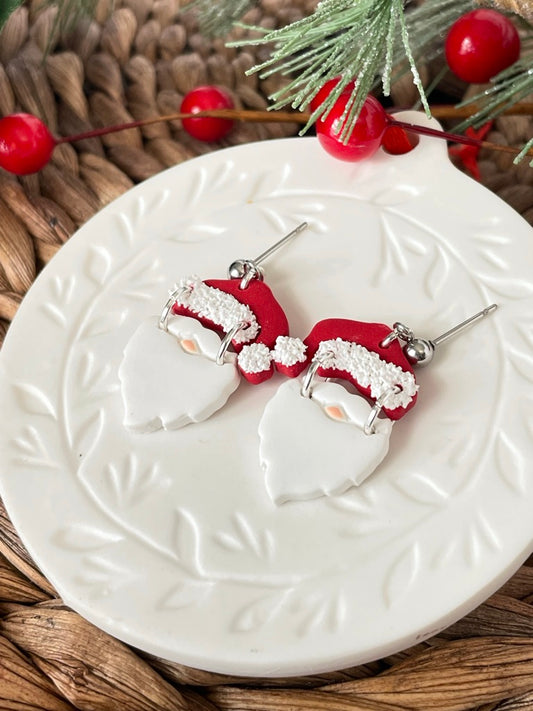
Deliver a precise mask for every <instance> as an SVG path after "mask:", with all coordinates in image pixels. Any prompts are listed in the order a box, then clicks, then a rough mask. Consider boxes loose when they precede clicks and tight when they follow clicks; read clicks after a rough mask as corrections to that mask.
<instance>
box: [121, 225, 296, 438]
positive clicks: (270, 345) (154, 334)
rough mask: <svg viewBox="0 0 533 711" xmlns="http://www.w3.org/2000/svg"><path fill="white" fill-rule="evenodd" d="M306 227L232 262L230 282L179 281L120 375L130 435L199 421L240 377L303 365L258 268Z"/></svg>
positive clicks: (141, 331) (254, 378) (253, 378)
mask: <svg viewBox="0 0 533 711" xmlns="http://www.w3.org/2000/svg"><path fill="white" fill-rule="evenodd" d="M306 227H307V223H306V222H303V223H302V224H301V225H298V227H296V228H295V229H294V230H292V231H291V232H290V233H289V234H287V235H285V236H284V237H283V238H282V239H280V240H279V241H278V242H276V244H274V245H273V246H272V247H270V248H269V249H267V250H266V251H265V252H263V253H262V254H260V255H259V257H257V258H256V259H244V260H242V259H241V260H237V261H235V262H233V263H232V264H231V265H230V267H229V270H228V272H229V278H228V279H209V280H205V281H202V280H201V279H199V278H198V277H196V276H191V277H186V278H184V279H181V281H180V283H179V284H177V285H176V286H175V287H174V289H173V290H172V291H171V292H170V294H169V298H168V300H167V302H166V304H165V306H164V308H163V310H162V312H161V315H160V317H159V319H158V320H156V319H154V318H150V319H148V320H147V321H145V322H144V323H143V324H141V325H140V326H139V328H138V329H137V330H136V331H135V333H134V334H133V336H132V338H131V339H130V341H129V342H128V344H127V346H126V348H125V351H124V359H123V361H122V364H121V366H120V369H119V377H120V380H121V386H122V397H123V401H124V405H125V419H124V424H125V426H126V427H127V428H128V429H131V430H135V431H138V432H152V431H154V430H157V429H161V428H163V429H167V430H170V429H178V428H179V427H183V426H184V425H187V424H189V423H191V422H200V421H202V420H205V419H207V418H208V417H209V416H210V415H212V414H213V413H214V412H216V410H218V409H220V408H221V407H222V406H223V405H224V403H225V402H226V401H227V399H228V397H229V396H230V395H231V393H232V392H234V390H236V388H237V387H238V385H239V383H240V380H241V378H240V375H242V376H243V377H244V378H245V379H246V380H247V381H248V382H250V383H252V384H258V383H262V382H264V381H265V380H268V379H269V378H270V377H271V376H272V374H273V372H274V366H277V367H279V368H281V369H283V368H284V367H285V366H286V364H288V365H289V366H292V365H294V363H295V362H296V359H297V358H300V359H301V360H302V361H303V360H304V357H303V355H302V354H301V353H300V352H298V353H296V354H294V353H293V351H294V348H291V345H292V339H290V337H289V324H288V321H287V317H286V316H285V313H284V311H283V309H282V308H281V306H280V304H279V303H278V302H277V301H276V299H275V298H274V296H273V294H272V291H271V290H270V289H269V287H268V286H267V285H266V284H265V283H264V282H263V273H262V270H261V268H260V264H261V263H262V262H263V261H264V260H266V259H267V258H268V257H269V256H270V255H271V254H273V252H275V251H276V250H278V249H279V248H280V247H282V246H283V245H285V244H286V243H287V242H288V241H289V240H291V239H292V238H293V237H295V236H296V235H297V234H298V233H299V232H301V231H302V230H303V229H305V228H306ZM298 343H300V344H301V341H298ZM230 347H233V351H230ZM162 373H163V374H164V375H163V376H162V375H161V374H162Z"/></svg>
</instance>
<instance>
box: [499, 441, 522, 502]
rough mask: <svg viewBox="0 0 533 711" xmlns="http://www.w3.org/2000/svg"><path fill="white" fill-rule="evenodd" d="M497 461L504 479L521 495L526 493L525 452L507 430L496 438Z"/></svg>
mask: <svg viewBox="0 0 533 711" xmlns="http://www.w3.org/2000/svg"><path fill="white" fill-rule="evenodd" d="M495 446H496V463H497V466H498V472H499V474H500V477H501V479H502V481H504V482H505V484H506V485H507V486H508V487H510V488H511V490H512V491H514V493H515V494H518V495H519V496H521V495H522V494H525V493H526V472H525V459H524V454H523V453H522V451H521V450H520V449H519V447H517V446H516V444H514V442H513V441H512V440H511V439H510V437H509V436H508V435H507V434H506V433H505V432H499V433H498V436H497V438H496V445H495Z"/></svg>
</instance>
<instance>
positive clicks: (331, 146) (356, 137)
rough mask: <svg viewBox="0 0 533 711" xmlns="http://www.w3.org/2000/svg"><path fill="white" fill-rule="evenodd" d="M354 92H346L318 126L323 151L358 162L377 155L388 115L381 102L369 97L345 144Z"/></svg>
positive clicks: (342, 158)
mask: <svg viewBox="0 0 533 711" xmlns="http://www.w3.org/2000/svg"><path fill="white" fill-rule="evenodd" d="M350 94H351V91H350V90H349V89H348V90H347V91H344V92H343V93H342V94H341V95H340V96H339V98H338V99H337V101H336V102H335V104H334V105H333V108H332V109H331V111H330V112H329V114H328V115H327V116H326V118H325V119H324V120H321V119H319V120H318V121H317V122H316V132H317V135H318V140H319V141H320V143H321V145H322V147H323V148H324V149H325V150H326V151H327V152H328V153H330V154H331V155H332V156H335V158H339V159H340V160H347V161H358V160H363V159H364V158H368V157H370V156H371V155H373V154H374V153H375V152H376V151H377V149H378V148H379V146H380V143H381V137H382V136H383V132H384V131H385V128H386V127H387V114H386V113H385V109H384V108H383V107H382V106H381V104H380V103H379V101H378V100H377V99H375V98H374V97H373V96H367V97H366V99H365V103H364V104H363V108H362V109H361V113H360V114H359V117H358V119H357V121H356V122H355V126H354V127H353V129H352V132H351V133H350V137H349V138H348V142H347V143H346V145H345V144H344V143H343V142H342V139H341V135H342V128H341V119H342V115H343V113H344V109H345V108H346V104H347V103H348V100H349V98H350Z"/></svg>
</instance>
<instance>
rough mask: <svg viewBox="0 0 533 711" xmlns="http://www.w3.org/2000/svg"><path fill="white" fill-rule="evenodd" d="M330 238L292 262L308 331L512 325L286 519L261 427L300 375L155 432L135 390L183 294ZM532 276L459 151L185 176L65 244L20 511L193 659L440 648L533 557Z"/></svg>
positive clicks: (24, 522) (109, 593)
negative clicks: (335, 488)
mask: <svg viewBox="0 0 533 711" xmlns="http://www.w3.org/2000/svg"><path fill="white" fill-rule="evenodd" d="M407 118H409V115H408V116H407ZM411 118H416V120H417V121H419V122H425V119H424V118H423V117H421V116H420V115H416V117H413V116H411ZM431 125H434V124H431ZM304 219H305V220H307V221H308V222H309V223H310V228H309V229H308V230H307V231H306V232H304V233H302V234H301V235H300V236H298V237H297V238H296V240H295V241H293V242H292V243H291V244H290V245H288V246H286V247H285V249H284V250H283V251H280V252H279V253H277V255H276V256H275V257H272V258H271V259H270V260H269V262H268V263H267V264H266V281H267V283H268V284H269V285H270V286H271V287H272V289H273V291H274V293H275V294H276V296H277V298H278V300H279V301H280V302H281V303H282V305H283V306H284V307H285V309H286V312H287V314H288V317H289V320H290V323H291V328H292V334H293V335H298V336H301V337H304V336H305V335H306V334H307V333H308V332H309V330H310V329H311V326H312V325H313V324H314V323H315V322H316V321H318V320H319V319H322V318H326V317H332V316H339V317H346V318H354V319H359V320H368V321H380V322H383V323H387V324H392V323H393V322H394V321H396V320H401V321H403V322H404V323H406V324H408V325H409V326H411V327H412V328H413V329H414V330H415V332H416V333H417V334H419V335H421V336H428V337H434V336H436V335H437V334H439V333H441V332H442V331H445V330H447V328H448V327H450V326H451V325H453V324H454V323H456V322H457V321H460V320H461V319H462V318H465V317H466V316H469V315H470V314H472V313H474V312H476V311H478V310H479V309H481V308H483V307H484V306H486V305H488V304H490V303H492V302H497V303H498V304H499V305H500V308H499V309H498V311H497V312H496V313H495V314H493V315H491V317H490V318H487V319H485V320H484V321H483V322H482V323H480V324H478V325H477V326H476V327H475V328H473V329H471V330H469V331H468V332H467V333H465V334H464V335H462V336H461V337H459V338H457V339H456V340H454V341H453V342H449V343H447V344H446V345H443V346H442V348H441V352H439V353H438V355H437V357H436V358H435V360H434V362H433V363H432V364H431V365H430V366H429V367H428V368H426V369H424V370H420V371H419V372H418V379H419V383H420V395H419V401H418V404H417V406H416V407H415V409H414V410H413V411H412V412H411V413H410V414H409V415H408V416H407V417H406V418H405V419H404V420H402V421H400V422H399V423H398V424H396V425H395V427H394V430H393V434H392V438H391V451H390V453H389V455H388V457H387V459H386V460H385V461H384V462H383V464H382V465H381V466H380V468H379V469H378V471H377V472H376V473H375V474H374V475H373V476H372V477H371V478H370V479H368V480H367V481H366V482H365V483H364V484H363V485H362V486H361V487H360V488H358V489H355V488H354V489H351V490H349V491H348V492H346V493H345V494H343V495H340V496H337V497H332V498H327V497H323V498H320V499H316V500H313V501H306V502H289V503H286V504H283V505H281V506H276V505H275V504H273V503H272V501H271V499H270V498H269V496H268V494H267V492H266V489H265V482H264V475H263V472H262V471H261V468H260V466H259V458H258V447H259V441H258V434H257V427H258V422H259V420H260V417H261V414H262V412H263V409H264V407H265V404H266V403H267V401H268V400H269V399H270V398H271V397H272V395H273V393H274V392H275V391H276V389H277V388H278V387H279V385H280V383H281V382H282V381H283V379H282V378H281V377H280V376H276V377H275V378H273V379H272V380H271V381H269V382H268V383H266V384H263V385H261V386H257V387H256V386H250V385H247V384H242V385H241V386H240V387H239V389H238V390H237V392H236V393H234V394H233V395H232V396H231V398H230V400H229V402H228V404H227V405H226V406H225V407H224V408H223V409H222V410H220V411H219V412H217V413H216V414H215V415H214V416H212V417H211V418H210V419H209V420H207V421H206V422H203V423H201V424H195V425H190V426H188V427H185V428H184V429H181V430H177V431H174V432H165V431H159V432H156V433H152V434H147V435H142V434H134V433H131V432H128V431H126V430H125V428H124V427H123V424H122V420H123V405H122V400H121V395H120V383H119V379H118V374H117V373H118V367H119V365H120V361H121V357H122V352H123V349H124V347H125V344H126V343H127V341H128V339H129V338H130V336H131V334H132V333H133V331H134V330H135V329H136V327H137V325H138V324H139V323H140V321H141V320H143V319H145V318H146V317H147V316H150V315H152V314H158V313H160V311H161V307H162V304H163V303H164V302H165V300H166V294H167V288H168V287H171V286H172V284H173V283H174V281H175V280H176V279H178V278H179V277H180V276H185V275H188V274H191V273H197V274H199V275H200V276H201V277H202V278H225V275H226V269H227V266H228V265H229V263H230V262H232V261H233V260H234V259H235V258H237V257H255V256H257V254H259V253H260V252H261V251H262V250H263V249H265V248H266V247H268V246H269V245H270V244H272V243H273V242H274V241H275V240H276V239H278V238H279V237H280V236H281V235H283V234H284V233H285V232H287V231H288V230H289V229H291V228H292V227H294V226H295V225H296V224H298V223H299V222H301V221H302V220H304ZM532 274H533V241H532V231H531V228H530V227H529V226H528V225H527V224H526V222H525V221H524V220H522V218H521V217H519V216H518V215H517V214H515V213H514V212H513V211H512V210H511V208H510V207H508V206H507V205H506V204H504V203H503V202H502V201H500V200H499V199H498V198H496V197H494V195H492V194H491V193H489V192H488V191H487V190H486V189H484V188H483V187H482V186H480V185H479V184H477V183H475V182H474V181H472V180H470V179H469V178H467V177H465V176H464V175H463V174H461V173H460V172H458V171H457V170H456V169H455V168H454V167H453V166H452V165H451V164H450V163H449V162H448V159H447V155H446V146H445V144H444V143H443V142H441V141H438V140H433V139H429V138H427V139H426V138H422V139H421V140H420V144H419V146H418V147H417V148H416V149H415V150H414V151H413V152H412V153H410V154H407V155H405V156H397V157H395V156H388V155H385V154H384V153H378V154H377V155H376V156H375V157H374V158H373V159H372V160H368V161H365V162H363V163H361V164H345V163H342V162H339V161H336V160H334V159H332V158H330V157H329V156H328V155H327V154H326V153H324V152H323V151H322V150H321V148H320V147H319V145H318V143H317V141H316V140H315V139H314V138H307V139H290V140H282V141H272V142H268V143H259V144H253V145H245V146H240V147H237V148H231V149H229V150H223V151H217V152H214V153H212V154H210V155H207V156H203V157H201V158H198V159H196V160H192V161H190V162H188V163H185V164H183V165H180V166H178V167H176V168H174V169H171V170H169V171H167V172H165V173H162V174H160V175H158V176H156V177H154V178H152V179H151V180H149V181H147V182H145V183H143V184H142V185H140V186H138V187H136V188H134V189H133V190H131V191H130V192H128V193H127V194H126V195H124V196H123V197H121V198H120V199H119V200H117V201H116V202H114V203H113V204H111V205H110V206H108V207H107V208H106V209H104V210H102V211H101V212H100V213H99V214H98V215H96V216H95V217H94V218H93V219H92V220H90V221H89V222H88V223H87V224H86V225H85V226H84V227H83V228H82V229H81V230H80V231H79V232H78V233H77V234H76V235H75V236H74V237H73V238H72V239H71V240H70V241H69V243H68V244H67V245H65V247H64V248H63V249H62V250H61V251H60V253H59V254H58V255H57V257H55V258H54V259H53V260H52V262H51V263H50V264H49V265H48V266H47V267H46V269H45V270H44V272H43V273H42V274H41V276H40V277H39V278H38V280H37V282H36V283H35V285H34V286H33V288H32V289H31V290H30V292H29V294H28V296H27V298H26V299H25V300H24V302H23V304H22V306H21V308H20V311H19V313H18V314H17V317H16V319H15V321H14V322H13V324H12V327H11V328H10V331H9V334H8V337H7V339H6V342H5V345H4V348H3V350H2V353H1V357H0V366H1V370H0V390H1V402H2V409H3V412H4V418H3V423H2V431H1V442H0V459H1V474H0V484H1V492H2V496H3V497H4V499H5V503H6V505H7V508H8V511H9V513H10V516H11V517H12V519H13V521H14V524H15V526H16V527H17V530H18V531H19V533H20V535H21V537H22V539H23V541H24V543H25V544H26V546H27V547H28V549H29V551H30V553H31V554H32V556H34V558H35V560H36V561H37V563H38V564H39V565H40V566H41V568H42V570H43V572H44V573H45V575H46V576H47V577H48V578H49V579H50V581H51V582H52V583H53V584H54V585H55V586H56V588H57V589H58V591H59V592H60V594H61V595H62V596H63V597H64V599H65V601H66V602H67V603H68V604H69V605H71V606H72V607H73V608H74V609H75V610H77V611H78V612H79V613H80V614H82V615H83V616H84V617H86V618H87V619H89V620H91V621H92V622H94V623H95V624H96V625H98V626H99V627H101V628H102V629H104V630H106V631H108V632H110V633H111V634H113V635H115V636H116V637H118V638H120V639H122V640H125V641H126V642H128V643H131V644H133V645H135V646H137V647H139V648H141V649H144V650H147V651H149V652H152V653H155V654H157V655H161V656H163V657H166V658H168V659H171V660H176V661H179V662H181V663H184V664H188V665H192V666H195V667H200V668H204V669H209V670H214V671H218V672H227V673H232V674H249V675H262V676H267V675H270V676H275V675H288V674H306V673H313V672H319V671H325V670H331V669H334V668H341V667H346V666H348V665H352V664H356V663H362V662H365V661H368V660H370V659H373V658H378V657H380V656H382V655H384V654H386V653H390V652H392V651H395V650H398V649H399V648H402V647H406V646H408V645H410V644H413V643H415V642H417V641H419V640H422V639H424V638H427V637H429V636H430V635H433V634H434V633H436V632H438V631H439V630H440V629H441V628H443V627H444V626H446V625H448V624H450V623H451V622H453V621H454V620H455V619H457V618H459V617H460V616H462V615H463V614H465V613H466V612H468V611H469V610H470V609H472V608H473V607H474V606H475V605H477V604H478V603H480V602H481V601H482V600H483V599H484V598H486V597H487V596H488V595H489V594H490V593H491V592H492V591H494V590H495V589H496V588H497V587H498V586H499V585H500V584H501V583H503V581H504V579H506V578H507V577H508V576H510V575H511V574H512V573H513V572H514V570H515V569H516V568H517V567H518V566H519V565H520V564H521V562H522V561H523V560H524V559H525V557H526V556H527V555H528V553H529V552H530V551H531V549H532V534H533V519H532V517H531V509H532V504H533V465H532V462H533V457H532V456H531V455H532V443H531V435H532V429H533V397H532V396H531V382H532V381H533V356H532V348H533V317H532V314H533V308H532V307H533V277H532ZM160 377H162V378H167V379H171V378H172V372H161V374H160ZM314 446H318V447H319V446H320V442H319V441H318V442H317V441H314V442H309V447H310V452H312V447H314ZM331 466H332V467H334V466H335V456H334V455H332V458H331Z"/></svg>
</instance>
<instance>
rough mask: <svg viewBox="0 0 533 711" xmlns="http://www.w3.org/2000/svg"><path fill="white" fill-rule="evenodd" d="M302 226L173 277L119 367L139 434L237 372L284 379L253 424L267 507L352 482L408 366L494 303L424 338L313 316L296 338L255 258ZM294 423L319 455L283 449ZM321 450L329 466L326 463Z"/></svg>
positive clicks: (402, 399)
mask: <svg viewBox="0 0 533 711" xmlns="http://www.w3.org/2000/svg"><path fill="white" fill-rule="evenodd" d="M306 227H307V223H305V222H304V223H302V224H301V225H299V226H298V227H296V229H294V230H293V231H292V232H290V233H289V234H288V235H285V236H284V237H283V238H282V239H280V240H279V241H278V242H276V243H275V244H274V245H273V246H272V247H270V248H269V249H268V250H266V251H265V252H263V253H262V254H261V255H259V257H257V258H256V259H248V260H237V261H235V262H233V263H232V264H231V265H230V268H229V273H228V277H229V278H227V279H209V280H205V281H202V280H201V279H199V278H198V277H195V276H193V277H187V278H184V279H182V280H181V281H180V283H179V284H177V285H176V286H175V287H174V289H173V290H172V291H171V292H170V293H169V298H168V300H167V302H166V303H165V305H164V307H163V310H162V312H161V314H160V316H159V319H158V321H157V323H155V322H154V319H153V318H151V319H148V320H147V321H146V322H144V323H143V324H141V325H140V326H139V328H138V329H137V331H136V332H135V333H134V335H133V336H132V338H131V340H130V341H129V343H128V344H127V346H126V349H125V352H124V360H123V362H122V364H121V367H120V370H119V375H120V379H121V383H122V395H123V400H124V404H125V409H126V415H125V420H124V424H125V425H126V427H128V428H129V429H132V430H135V431H139V432H150V431H154V430H156V429H161V428H163V429H177V428H179V427H183V426H184V425H186V424H189V423H191V422H199V421H202V420H205V419H206V418H208V417H209V416H210V415H212V414H213V413H214V412H215V411H216V410H218V409H220V408H221V407H222V406H223V405H224V404H225V402H226V401H227V399H228V398H229V396H230V395H231V393H232V392H234V390H235V389H236V388H237V387H238V386H239V383H240V381H241V376H242V377H243V378H244V379H245V380H246V381H248V382H249V383H252V384H256V385H257V384H260V383H262V382H265V381H266V380H268V379H269V378H270V377H272V375H273V373H274V371H275V370H277V371H278V372H280V373H281V374H282V375H285V376H287V377H288V380H287V381H286V382H285V383H283V384H282V385H281V386H280V388H279V389H278V391H277V393H276V394H275V395H274V397H273V398H272V399H271V400H270V401H269V403H268V404H267V406H266V408H265V410H264V413H263V416H262V418H261V421H260V424H259V435H260V461H261V465H262V468H263V469H264V471H265V476H266V486H267V490H268V492H269V494H270V496H271V498H272V499H273V500H274V501H275V503H277V504H280V503H283V502H284V501H287V500H304V499H310V498H316V497H318V496H322V495H335V494H339V493H342V492H343V491H344V490H346V489H347V488H348V487H350V486H353V485H359V484H361V483H362V482H363V481H364V480H365V479H366V478H367V477H368V476H369V475H370V474H371V473H372V472H373V471H374V470H375V469H376V467H377V466H378V465H379V464H380V463H381V461H382V460H383V458H384V457H385V455H386V454H387V451H388V448H389V438H390V434H391V431H392V424H393V422H394V421H395V420H399V419H400V418H402V417H403V416H404V415H405V414H407V412H409V410H411V408H412V407H414V405H415V403H416V400H417V394H418V385H417V383H416V378H415V373H414V368H413V366H414V365H426V364H428V363H429V362H431V360H432V358H433V355H434V352H435V349H436V348H437V347H438V346H439V345H440V344H442V343H443V342H444V341H446V340H448V339H449V338H451V337H452V336H453V335H455V334H456V333H459V332H460V331H462V330H463V329H465V328H467V327H468V326H469V325H471V324H472V323H474V322H475V321H477V320H479V319H481V318H483V317H485V316H487V315H488V314H489V313H491V312H492V311H493V310H494V309H496V308H497V306H496V304H492V305H490V306H488V307H486V308H485V309H483V310H482V311H480V312H479V313H477V314H475V315H474V316H472V317H471V318H469V319H467V320H465V321H463V322H461V323H460V324H458V325H457V326H454V327H453V328H451V329H450V330H449V331H447V332H446V333H444V334H442V335H441V336H438V337H437V338H434V339H433V340H427V339H421V338H417V337H415V335H414V334H413V332H412V331H411V329H409V328H408V327H406V326H405V325H403V324H402V323H395V324H394V326H393V328H392V329H391V328H390V327H389V326H386V325H385V324H380V323H365V322H361V321H354V320H350V319H334V318H333V319H325V320H322V321H319V322H318V323H317V324H315V326H314V327H313V328H312V330H311V332H310V333H309V334H308V336H307V337H306V338H305V339H303V340H301V339H300V338H297V337H292V336H290V335H289V324H288V320H287V317H286V315H285V313H284V311H283V309H282V307H281V306H280V304H279V303H278V301H277V300H276V299H275V297H274V295H273V294H272V291H271V290H270V288H269V287H268V286H267V285H266V284H265V283H264V281H263V272H262V269H261V266H260V265H261V263H262V262H263V261H264V260H266V259H267V258H268V257H269V256H270V255H271V254H273V252H275V251H276V250H277V249H279V248H280V247H282V246H283V245H284V244H286V243H287V242H289V241H290V240H291V239H293V238H294V237H295V236H296V235H297V234H299V233H300V232H301V231H302V230H304V229H305V228H306ZM169 335H172V336H173V337H174V338H169ZM170 361H172V362H175V364H176V372H179V373H180V377H179V378H178V379H177V382H174V383H173V374H172V373H168V377H164V378H159V379H157V382H158V384H156V386H155V387H154V380H153V378H145V377H144V375H145V374H146V373H147V371H148V370H150V371H152V370H153V369H154V368H156V369H157V368H166V367H167V366H168V363H169V362H170ZM304 371H305V372H304ZM302 374H303V377H302V378H301V379H300V378H299V377H298V376H300V375H302ZM318 378H320V380H318ZM148 381H150V383H151V385H150V387H149V389H148V388H146V387H144V383H145V382H148ZM339 381H347V382H348V383H350V384H351V385H352V386H353V387H354V388H355V389H356V391H358V392H359V393H360V394H361V395H363V397H359V396H357V395H354V394H353V393H352V392H349V390H347V389H346V388H345V387H343V386H342V385H341V384H340V383H339ZM381 415H384V417H382V416H381ZM341 423H342V424H343V425H345V426H343V427H341V426H340V424H341ZM346 425H349V427H346ZM302 429H303V430H305V432H306V434H307V437H311V438H312V437H313V436H314V435H315V434H316V437H317V438H320V440H321V441H322V443H323V445H324V446H323V447H322V449H321V452H322V455H323V456H322V458H321V457H320V456H319V457H316V456H313V457H307V461H305V463H304V466H303V468H302V452H300V451H297V449H298V448H295V446H294V442H295V439H297V438H298V431H299V432H301V431H302ZM332 452H334V453H335V459H336V463H337V462H340V463H341V466H340V468H339V467H332V466H331V454H332ZM354 452H356V456H355V458H354ZM305 459H306V458H305V457H304V460H305Z"/></svg>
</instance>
